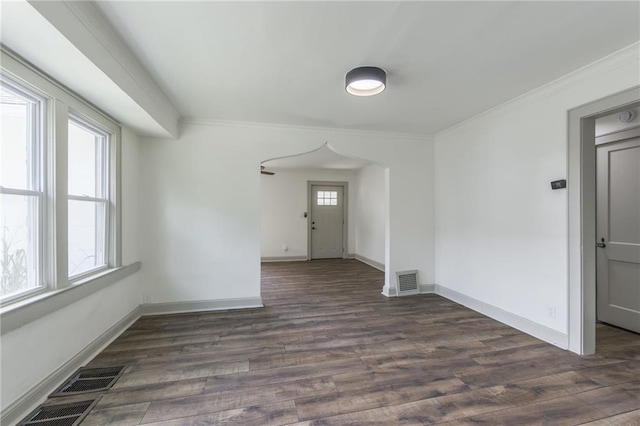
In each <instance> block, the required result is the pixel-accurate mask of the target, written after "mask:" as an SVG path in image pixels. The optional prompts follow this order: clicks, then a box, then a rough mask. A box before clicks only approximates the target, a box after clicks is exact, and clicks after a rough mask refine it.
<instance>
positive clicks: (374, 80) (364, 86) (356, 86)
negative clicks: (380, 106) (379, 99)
mask: <svg viewBox="0 0 640 426" xmlns="http://www.w3.org/2000/svg"><path fill="white" fill-rule="evenodd" d="M386 87H387V73H386V72H385V70H383V69H382V68H378V67H358V68H354V69H352V70H351V71H349V72H348V73H347V75H346V76H345V89H346V90H347V92H348V93H351V94H352V95H355V96H372V95H377V94H378V93H380V92H382V91H383V90H384V89H385V88H386Z"/></svg>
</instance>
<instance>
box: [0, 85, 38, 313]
mask: <svg viewBox="0 0 640 426" xmlns="http://www.w3.org/2000/svg"><path fill="white" fill-rule="evenodd" d="M44 108H45V102H44V101H43V99H42V98H40V97H39V96H38V95H36V94H35V93H33V92H31V91H29V90H27V89H25V88H23V87H21V86H19V85H18V84H16V83H14V82H12V81H11V80H8V79H4V80H2V81H1V82H0V119H1V120H2V121H1V123H2V126H1V127H2V133H1V141H0V159H1V160H0V161H1V163H0V165H1V169H0V170H1V172H0V226H1V227H2V229H0V244H2V247H1V253H0V263H1V266H2V281H1V288H0V300H2V301H7V300H12V299H15V298H18V297H22V296H24V295H26V294H30V293H33V292H35V291H38V290H41V289H42V288H43V287H44V279H43V243H42V242H43V228H44V217H43V216H44V202H45V197H44V195H45V194H44V191H43V188H44V185H43V176H44V170H43V165H44V162H43V154H44V149H43V134H44V128H43V127H44V120H43V117H45V110H44Z"/></svg>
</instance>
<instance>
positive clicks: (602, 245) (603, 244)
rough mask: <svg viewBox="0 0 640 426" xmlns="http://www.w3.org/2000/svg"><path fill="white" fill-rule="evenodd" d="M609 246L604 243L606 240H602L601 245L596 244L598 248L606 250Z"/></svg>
mask: <svg viewBox="0 0 640 426" xmlns="http://www.w3.org/2000/svg"><path fill="white" fill-rule="evenodd" d="M606 246H607V245H606V244H605V243H604V238H601V239H600V242H599V243H596V247H598V248H605V247H606Z"/></svg>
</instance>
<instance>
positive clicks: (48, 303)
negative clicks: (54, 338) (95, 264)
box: [0, 262, 141, 335]
mask: <svg viewBox="0 0 640 426" xmlns="http://www.w3.org/2000/svg"><path fill="white" fill-rule="evenodd" d="M140 267H141V263H140V262H136V263H132V264H130V265H127V266H121V267H119V268H112V269H108V270H106V271H103V272H100V273H98V274H95V275H92V276H91V277H89V278H85V279H82V280H79V281H77V282H75V283H73V284H72V285H70V286H69V287H66V288H63V289H60V290H54V291H48V292H45V293H40V294H38V295H36V296H33V297H30V298H28V299H24V300H21V301H19V302H16V303H12V304H11V305H8V306H5V307H3V308H1V309H0V335H4V334H5V333H8V332H10V331H13V330H15V329H17V328H20V327H22V326H23V325H25V324H29V323H30V322H32V321H35V320H37V319H39V318H42V317H44V316H45V315H47V314H50V313H52V312H54V311H57V310H58V309H61V308H63V307H65V306H67V305H70V304H71V303H74V302H77V301H78V300H80V299H83V298H85V297H87V296H89V295H91V294H93V293H95V292H97V291H100V290H102V289H103V288H106V287H108V286H110V285H112V284H115V283H117V282H118V281H122V280H123V279H125V278H126V277H128V276H129V275H132V274H135V273H136V272H138V271H139V270H140Z"/></svg>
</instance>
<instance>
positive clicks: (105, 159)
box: [67, 111, 113, 282]
mask: <svg viewBox="0 0 640 426" xmlns="http://www.w3.org/2000/svg"><path fill="white" fill-rule="evenodd" d="M68 116H69V118H68V121H69V123H73V124H74V125H76V126H78V127H81V128H84V129H85V130H87V131H89V132H91V133H95V134H98V135H100V136H102V137H103V138H104V143H103V145H102V152H101V153H100V156H99V157H98V159H97V161H100V164H99V166H100V173H101V174H102V177H101V186H102V188H100V191H99V192H100V194H101V197H90V196H87V195H76V194H68V195H67V200H68V201H89V202H94V203H103V204H104V207H105V208H104V215H105V217H104V230H105V232H104V241H102V244H99V241H98V239H97V238H96V253H98V252H99V251H100V252H102V258H103V259H104V263H103V264H102V265H99V266H97V267H95V268H92V269H89V270H86V271H82V272H80V273H78V274H73V275H72V274H71V273H70V274H69V280H70V281H71V282H76V281H78V280H82V279H83V278H86V277H88V276H91V275H94V274H96V273H98V272H101V271H104V270H106V269H109V267H110V264H112V263H113V262H112V257H111V256H109V253H110V252H111V245H112V243H111V241H110V240H111V238H110V237H109V236H110V235H111V234H112V232H111V222H112V221H111V200H110V195H111V191H110V187H111V167H110V164H111V162H112V161H111V151H110V149H109V147H110V145H111V144H110V142H111V140H112V136H113V135H112V134H111V133H109V131H108V130H106V129H103V128H101V127H99V126H97V125H95V124H93V123H91V122H89V120H88V119H87V118H86V117H82V116H80V115H79V114H77V113H75V112H74V111H70V112H69V115H68ZM67 149H68V148H67ZM98 246H100V249H98Z"/></svg>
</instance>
